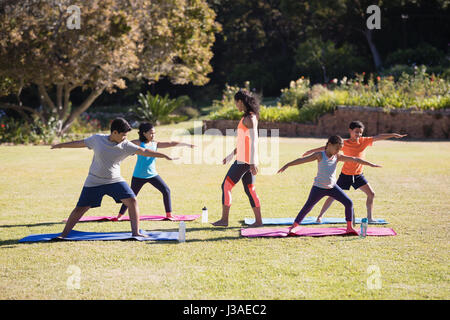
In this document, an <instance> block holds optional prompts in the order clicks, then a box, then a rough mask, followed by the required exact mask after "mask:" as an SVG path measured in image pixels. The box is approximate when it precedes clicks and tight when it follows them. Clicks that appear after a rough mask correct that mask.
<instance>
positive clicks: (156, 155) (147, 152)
mask: <svg viewBox="0 0 450 320" xmlns="http://www.w3.org/2000/svg"><path fill="white" fill-rule="evenodd" d="M136 154H138V155H140V156H144V157H153V158H165V159H167V160H175V159H176V158H171V157H169V156H167V155H165V154H164V153H161V152H156V151H151V150H149V149H144V148H141V147H139V150H138V151H136Z"/></svg>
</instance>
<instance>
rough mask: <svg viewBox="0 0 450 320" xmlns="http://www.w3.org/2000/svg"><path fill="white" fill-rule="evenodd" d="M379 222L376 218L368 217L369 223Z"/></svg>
mask: <svg viewBox="0 0 450 320" xmlns="http://www.w3.org/2000/svg"><path fill="white" fill-rule="evenodd" d="M376 222H377V220H375V219H368V220H367V223H376Z"/></svg>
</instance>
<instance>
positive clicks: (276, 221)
mask: <svg viewBox="0 0 450 320" xmlns="http://www.w3.org/2000/svg"><path fill="white" fill-rule="evenodd" d="M316 219H317V217H305V218H304V219H303V221H302V222H301V223H300V224H303V225H309V224H338V223H346V221H345V218H322V223H317V222H316ZM294 220H295V218H263V219H262V222H263V224H276V225H291V224H293V223H294ZM375 221H376V222H374V223H371V224H388V222H387V221H386V220H384V219H375ZM254 222H255V219H254V218H245V220H244V223H245V224H248V225H250V224H252V223H254ZM355 222H356V223H361V218H356V219H355Z"/></svg>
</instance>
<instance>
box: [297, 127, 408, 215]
mask: <svg viewBox="0 0 450 320" xmlns="http://www.w3.org/2000/svg"><path fill="white" fill-rule="evenodd" d="M348 131H349V133H350V139H346V140H344V147H343V148H342V152H343V153H344V155H346V156H350V157H356V158H361V159H364V156H365V152H364V151H365V149H366V148H367V147H369V146H372V144H373V143H374V142H375V141H379V140H385V139H389V138H397V139H398V138H403V137H405V136H406V134H403V135H402V134H398V133H382V134H379V135H377V136H374V137H363V136H362V134H363V132H364V125H363V123H362V122H361V121H352V122H351V123H350V125H349V130H348ZM323 148H324V147H320V148H316V149H313V150H309V151H307V152H305V153H304V154H303V156H306V155H308V154H310V153H313V152H317V151H322V150H323ZM362 171H363V166H362V165H361V164H359V163H357V162H345V163H344V165H343V167H342V171H341V174H340V175H339V179H338V181H337V182H336V184H337V185H338V186H339V187H341V189H343V190H350V187H351V186H352V187H353V188H354V189H355V190H356V189H358V188H359V189H360V190H361V191H363V192H364V193H365V194H366V195H367V200H366V208H367V220H368V222H369V223H373V222H375V220H374V219H373V217H372V209H373V199H374V197H375V192H374V191H373V189H372V187H371V186H370V184H369V182H368V181H367V180H366V178H365V177H364V175H363V172H362ZM333 201H334V199H333V198H331V197H328V199H327V200H326V201H325V203H324V205H323V207H322V209H321V210H320V214H319V216H318V217H317V222H318V223H320V222H321V217H322V216H323V214H324V213H325V211H327V210H328V208H329V207H330V206H331V204H332V203H333Z"/></svg>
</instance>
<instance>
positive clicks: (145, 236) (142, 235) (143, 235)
mask: <svg viewBox="0 0 450 320" xmlns="http://www.w3.org/2000/svg"><path fill="white" fill-rule="evenodd" d="M132 236H133V237H143V238H148V235H146V234H143V233H141V232H139V233H137V234H132Z"/></svg>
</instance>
